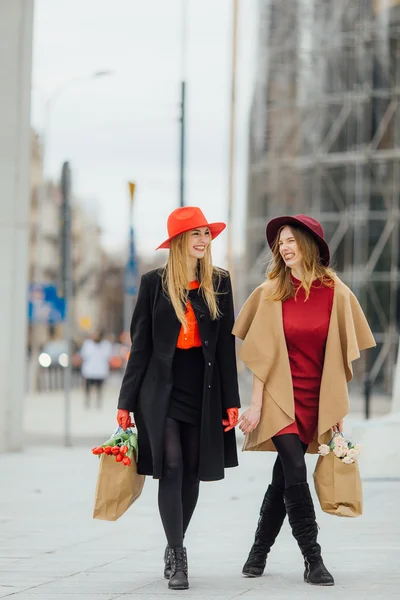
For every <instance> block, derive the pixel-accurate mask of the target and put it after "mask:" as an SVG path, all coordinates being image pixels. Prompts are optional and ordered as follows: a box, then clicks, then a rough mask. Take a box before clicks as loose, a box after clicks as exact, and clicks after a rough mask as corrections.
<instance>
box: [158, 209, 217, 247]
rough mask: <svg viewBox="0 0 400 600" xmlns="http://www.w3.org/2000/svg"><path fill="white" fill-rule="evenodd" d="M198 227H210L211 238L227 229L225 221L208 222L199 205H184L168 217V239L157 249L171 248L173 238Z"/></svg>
mask: <svg viewBox="0 0 400 600" xmlns="http://www.w3.org/2000/svg"><path fill="white" fill-rule="evenodd" d="M198 227H208V228H209V230H210V233H211V238H212V239H213V240H215V238H216V237H217V236H218V235H219V234H220V233H221V232H222V231H223V230H224V229H225V227H226V224H225V223H208V222H207V219H206V218H205V216H204V215H203V213H202V211H201V210H200V208H198V207H197V206H184V207H182V208H176V209H175V210H174V211H173V212H172V213H171V214H170V215H169V217H168V221H167V230H168V236H169V237H168V239H167V240H165V242H163V243H162V244H160V246H158V248H156V250H160V249H161V248H169V247H170V244H171V240H172V239H173V238H174V237H176V236H177V235H180V234H181V233H185V232H186V231H191V230H192V229H197V228H198Z"/></svg>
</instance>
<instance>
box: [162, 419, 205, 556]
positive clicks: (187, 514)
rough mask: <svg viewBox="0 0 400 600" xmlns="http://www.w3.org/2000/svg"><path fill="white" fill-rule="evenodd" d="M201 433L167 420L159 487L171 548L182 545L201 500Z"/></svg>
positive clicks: (191, 426)
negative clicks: (199, 472) (198, 500)
mask: <svg viewBox="0 0 400 600" xmlns="http://www.w3.org/2000/svg"><path fill="white" fill-rule="evenodd" d="M199 451H200V429H199V428H198V427H196V426H195V425H189V424H188V423H182V422H181V421H177V420H175V419H171V418H170V417H168V418H167V421H166V426H165V438H164V458H163V476H162V478H161V479H160V481H159V485H158V508H159V510H160V515H161V520H162V524H163V527H164V531H165V535H166V536H167V540H168V545H169V546H170V547H171V548H176V547H179V546H182V545H183V536H184V535H185V532H186V529H187V527H188V525H189V522H190V519H191V518H192V515H193V511H194V509H195V508H196V504H197V499H198V496H199V483H200V482H199V476H198V471H199Z"/></svg>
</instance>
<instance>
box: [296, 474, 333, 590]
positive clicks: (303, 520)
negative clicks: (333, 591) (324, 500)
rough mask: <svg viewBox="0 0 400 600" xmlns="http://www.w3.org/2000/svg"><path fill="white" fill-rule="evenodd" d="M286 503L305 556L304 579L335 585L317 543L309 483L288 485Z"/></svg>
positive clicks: (316, 528) (319, 583) (316, 526)
mask: <svg viewBox="0 0 400 600" xmlns="http://www.w3.org/2000/svg"><path fill="white" fill-rule="evenodd" d="M285 504H286V511H287V514H288V519H289V523H290V526H291V528H292V533H293V536H294V537H295V538H296V540H297V543H298V545H299V547H300V550H301V552H302V554H303V556H304V564H305V567H306V569H305V572H304V581H306V582H307V583H312V584H313V585H334V579H333V577H332V575H331V574H330V573H329V571H328V570H327V568H326V567H325V565H324V563H323V560H322V557H321V546H320V545H319V544H318V543H317V535H318V525H317V522H316V520H315V511H314V504H313V501H312V497H311V493H310V488H309V487H308V484H307V483H299V484H297V485H292V486H290V487H288V488H287V489H286V490H285Z"/></svg>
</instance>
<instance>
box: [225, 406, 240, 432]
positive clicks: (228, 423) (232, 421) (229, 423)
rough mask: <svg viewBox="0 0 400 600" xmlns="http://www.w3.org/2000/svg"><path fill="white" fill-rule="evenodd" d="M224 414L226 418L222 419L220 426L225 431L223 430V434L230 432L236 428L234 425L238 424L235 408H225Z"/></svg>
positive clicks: (237, 414)
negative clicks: (222, 426)
mask: <svg viewBox="0 0 400 600" xmlns="http://www.w3.org/2000/svg"><path fill="white" fill-rule="evenodd" d="M226 414H227V415H228V418H227V419H222V425H224V427H225V429H224V431H225V432H226V431H230V430H231V429H233V428H234V427H236V425H237V424H238V418H239V409H238V408H236V407H234V408H227V409H226Z"/></svg>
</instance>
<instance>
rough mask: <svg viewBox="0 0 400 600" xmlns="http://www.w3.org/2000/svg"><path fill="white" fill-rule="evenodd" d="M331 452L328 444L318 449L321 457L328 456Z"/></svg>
mask: <svg viewBox="0 0 400 600" xmlns="http://www.w3.org/2000/svg"><path fill="white" fill-rule="evenodd" d="M330 451H331V450H330V448H329V446H328V445H327V444H321V446H320V447H319V448H318V454H320V455H321V456H326V455H327V454H329V452H330Z"/></svg>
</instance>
